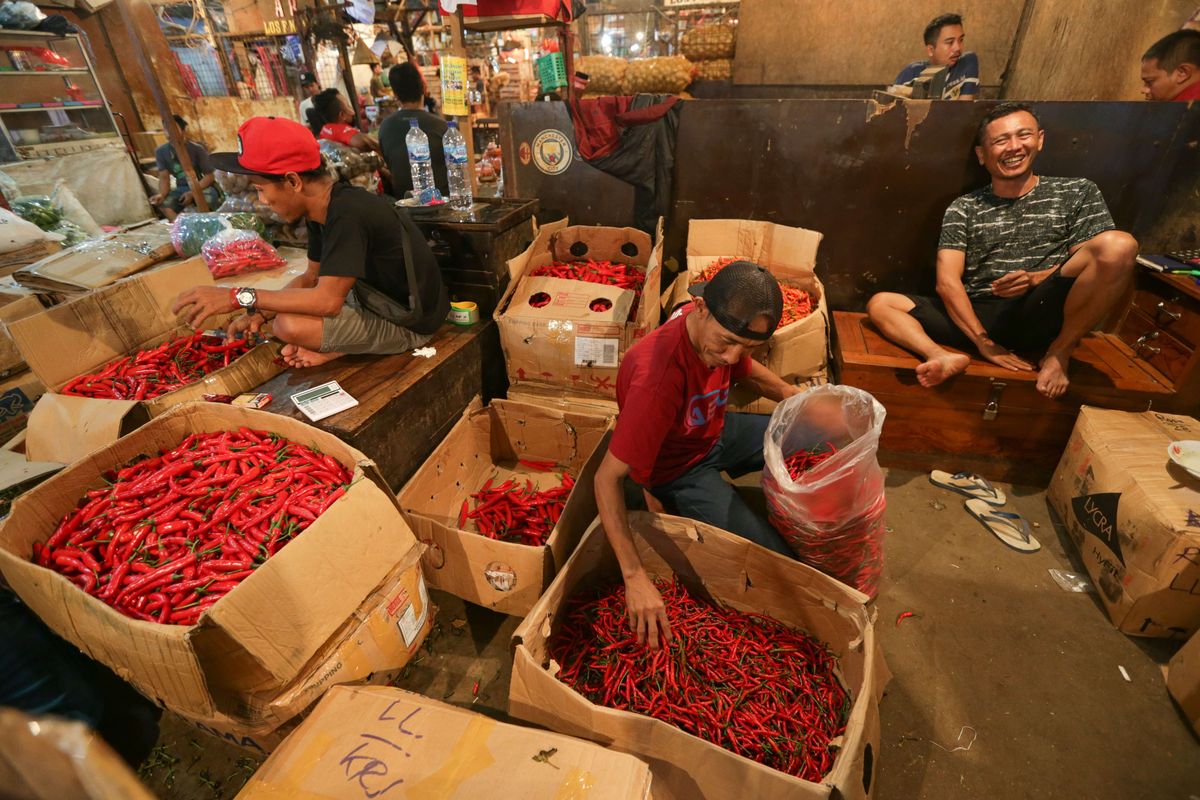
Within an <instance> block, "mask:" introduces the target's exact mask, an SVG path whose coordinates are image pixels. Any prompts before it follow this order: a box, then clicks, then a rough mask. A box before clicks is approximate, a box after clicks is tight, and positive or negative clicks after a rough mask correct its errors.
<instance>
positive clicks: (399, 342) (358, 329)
mask: <svg viewBox="0 0 1200 800" xmlns="http://www.w3.org/2000/svg"><path fill="white" fill-rule="evenodd" d="M432 338H433V334H423V333H414V332H413V331H410V330H409V329H408V328H402V327H400V326H399V325H397V324H396V323H394V322H389V321H388V320H386V319H384V318H383V317H379V316H376V315H374V314H372V313H371V312H369V311H365V310H363V309H362V308H361V307H360V306H359V305H358V300H357V299H355V297H354V293H353V292H351V293H350V294H349V295H347V297H346V302H345V303H343V304H342V310H341V311H339V312H338V315H337V316H336V317H326V318H325V320H324V322H323V324H322V325H321V352H322V353H346V354H348V355H353V354H358V353H378V354H380V355H384V354H388V353H403V352H406V351H408V350H415V349H416V348H418V347H420V346H422V345H423V344H425V343H426V342H428V341H429V340H430V339H432Z"/></svg>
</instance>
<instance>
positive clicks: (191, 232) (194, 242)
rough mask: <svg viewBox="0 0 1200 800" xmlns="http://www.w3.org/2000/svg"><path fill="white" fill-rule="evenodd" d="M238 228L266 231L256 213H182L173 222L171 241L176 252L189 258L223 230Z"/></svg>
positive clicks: (260, 234)
mask: <svg viewBox="0 0 1200 800" xmlns="http://www.w3.org/2000/svg"><path fill="white" fill-rule="evenodd" d="M233 228H237V229H239V230H243V231H254V232H255V233H257V234H258V235H259V236H262V235H263V234H264V233H265V232H266V228H264V227H263V224H262V220H260V219H259V218H258V217H257V216H256V215H254V214H248V213H245V212H238V213H234V214H221V213H216V212H209V213H196V214H180V215H179V216H178V217H176V218H175V222H174V223H172V224H171V243H172V244H174V245H175V252H176V253H178V254H179V255H181V256H183V257H185V258H187V257H191V256H196V255H200V248H202V247H203V246H204V243H205V242H207V241H208V240H209V239H211V238H213V237H214V236H216V235H217V234H218V233H220V232H221V231H227V230H231V229H233Z"/></svg>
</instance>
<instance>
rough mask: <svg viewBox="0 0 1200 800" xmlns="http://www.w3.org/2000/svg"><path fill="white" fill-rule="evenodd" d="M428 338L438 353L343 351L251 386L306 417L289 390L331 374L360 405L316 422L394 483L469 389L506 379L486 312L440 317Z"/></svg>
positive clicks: (277, 406)
mask: <svg viewBox="0 0 1200 800" xmlns="http://www.w3.org/2000/svg"><path fill="white" fill-rule="evenodd" d="M426 346H427V347H433V348H435V349H436V350H437V355H435V356H434V357H433V358H421V357H417V356H413V355H412V353H402V354H399V355H391V356H344V357H342V358H339V359H337V360H335V361H331V362H330V363H328V364H323V365H321V366H319V367H312V368H310V369H289V370H285V371H284V372H282V373H280V374H279V375H277V376H275V377H274V378H272V379H271V380H270V381H267V382H266V383H264V384H263V385H262V386H260V387H258V388H257V389H255V390H254V391H257V392H267V393H269V394H270V395H271V397H272V398H273V399H272V402H271V405H270V406H268V407H267V410H268V411H272V412H275V413H277V414H283V415H285V416H289V417H292V418H294V419H299V420H302V421H305V422H307V421H308V420H307V417H305V416H304V415H303V414H301V413H300V411H299V410H298V409H297V408H296V406H295V405H294V404H293V403H292V401H291V397H292V395H294V394H296V393H297V392H302V391H304V390H305V389H311V388H312V387H314V386H318V385H320V384H322V383H326V382H328V381H337V382H338V383H339V384H340V385H341V387H342V388H343V389H345V390H346V391H347V392H348V393H349V394H350V395H351V396H352V397H354V398H355V399H356V400H358V405H357V406H355V407H354V408H351V409H348V410H346V411H343V412H341V413H340V414H335V415H334V416H332V417H327V418H326V419H323V420H321V421H320V422H317V423H314V424H315V425H316V426H317V427H318V428H321V429H322V430H326V431H329V432H330V433H332V434H334V435H335V436H337V437H338V438H340V439H342V440H343V441H345V442H347V443H348V444H350V445H353V446H354V447H357V448H358V449H359V450H362V451H363V452H364V453H366V454H367V455H368V456H370V457H371V458H372V459H374V460H375V462H376V463H377V464H378V465H379V468H380V470H381V471H382V472H383V476H384V478H386V479H387V481H388V483H389V485H391V487H392V488H393V489H394V490H399V489H400V487H401V486H402V485H403V484H404V482H405V481H407V480H408V479H409V477H411V476H412V474H413V473H414V472H415V471H416V469H417V467H418V466H420V465H421V463H422V462H423V461H424V460H425V458H426V457H428V455H429V454H430V453H431V452H433V448H434V447H435V446H436V445H437V444H438V443H439V442H440V441H441V440H442V439H443V438H445V436H446V434H447V433H448V432H449V431H450V428H451V427H453V425H454V423H455V422H457V421H458V419H459V417H460V416H461V415H462V412H463V410H464V409H465V408H466V407H467V403H469V402H470V400H471V398H472V397H474V396H475V395H483V397H484V399H485V400H489V399H491V398H492V397H496V396H503V394H504V391H505V389H506V388H507V385H508V380H507V377H506V375H505V372H504V356H503V354H502V353H501V351H500V335H499V332H498V330H497V328H496V324H495V323H494V322H493V321H492V320H490V319H489V320H487V321H485V322H482V323H479V324H476V325H472V326H470V327H465V328H464V327H457V326H453V325H444V326H443V327H442V329H441V330H439V331H438V332H437V334H435V335H434V337H433V339H431V340H430V342H429V343H428V344H427V345H426Z"/></svg>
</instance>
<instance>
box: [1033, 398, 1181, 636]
mask: <svg viewBox="0 0 1200 800" xmlns="http://www.w3.org/2000/svg"><path fill="white" fill-rule="evenodd" d="M1185 439H1200V422H1197V421H1196V420H1195V419H1192V418H1191V417H1183V416H1175V415H1172V414H1159V413H1156V412H1151V411H1146V412H1143V413H1129V412H1125V411H1109V410H1105V409H1098V408H1089V407H1087V406H1084V408H1083V409H1082V410H1081V411H1080V412H1079V418H1078V420H1076V422H1075V430H1074V431H1073V432H1072V433H1071V438H1070V440H1069V441H1068V442H1067V449H1066V451H1065V452H1064V453H1063V456H1062V460H1060V461H1059V463H1058V468H1057V469H1056V470H1055V472H1054V476H1053V477H1052V478H1051V480H1050V487H1049V489H1047V492H1046V494H1047V496H1048V498H1049V500H1050V502H1051V504H1052V505H1053V506H1054V510H1055V511H1057V512H1058V515H1059V516H1060V517H1061V518H1062V519H1063V521H1064V523H1065V524H1066V527H1067V532H1068V533H1069V534H1070V536H1071V539H1072V541H1074V542H1075V545H1076V546H1077V547H1078V548H1079V554H1080V556H1081V557H1082V559H1083V563H1084V564H1085V565H1086V566H1087V570H1088V574H1090V575H1091V576H1092V580H1093V582H1094V583H1095V584H1096V586H1097V587H1098V588H1099V590H1100V599H1101V600H1102V601H1103V603H1104V607H1105V609H1106V610H1107V611H1108V615H1109V617H1110V618H1111V619H1112V621H1113V624H1114V625H1116V626H1117V628H1118V629H1120V630H1121V631H1123V632H1125V633H1128V634H1131V635H1134V636H1153V637H1172V638H1186V637H1188V636H1190V635H1191V634H1193V633H1194V632H1195V631H1196V630H1197V629H1198V628H1200V480H1197V479H1196V478H1193V477H1192V476H1191V475H1189V474H1188V473H1187V472H1186V471H1184V470H1183V469H1181V468H1180V467H1178V466H1176V465H1175V464H1174V463H1172V462H1171V461H1170V460H1169V458H1168V456H1167V447H1168V446H1169V445H1170V443H1171V442H1175V441H1180V440H1185Z"/></svg>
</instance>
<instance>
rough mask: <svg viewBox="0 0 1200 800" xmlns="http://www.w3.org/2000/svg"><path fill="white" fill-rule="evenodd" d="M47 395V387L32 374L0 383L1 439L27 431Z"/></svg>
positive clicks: (19, 374)
mask: <svg viewBox="0 0 1200 800" xmlns="http://www.w3.org/2000/svg"><path fill="white" fill-rule="evenodd" d="M45 393H46V387H45V385H44V384H43V383H42V382H41V381H40V380H38V377H37V375H34V374H33V373H32V372H18V373H17V374H16V375H14V376H12V377H11V378H8V379H6V380H4V381H0V439H8V438H11V437H13V436H15V435H17V434H18V433H20V432H21V431H22V430H24V429H25V426H26V425H27V424H28V422H29V417H30V415H31V414H32V413H33V410H34V408H36V407H37V403H38V401H39V400H40V399H41V398H42V395H44V394H45ZM45 460H47V461H53V460H55V459H45Z"/></svg>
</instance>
